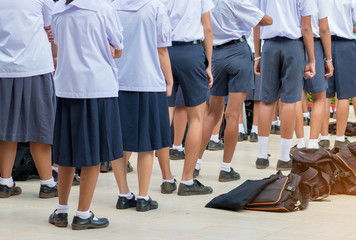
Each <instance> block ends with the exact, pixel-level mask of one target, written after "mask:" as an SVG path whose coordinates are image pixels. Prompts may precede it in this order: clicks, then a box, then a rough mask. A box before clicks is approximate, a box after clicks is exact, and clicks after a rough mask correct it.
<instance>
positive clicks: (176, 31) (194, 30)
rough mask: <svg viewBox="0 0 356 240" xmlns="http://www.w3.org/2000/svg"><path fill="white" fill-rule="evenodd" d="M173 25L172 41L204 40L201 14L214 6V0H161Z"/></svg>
mask: <svg viewBox="0 0 356 240" xmlns="http://www.w3.org/2000/svg"><path fill="white" fill-rule="evenodd" d="M161 1H162V2H163V4H164V5H165V6H166V8H167V11H168V15H169V18H170V21H171V25H172V41H180V42H192V41H196V40H201V41H203V40H204V29H203V25H202V23H201V15H203V14H204V13H207V12H209V11H211V10H212V9H213V8H214V3H213V2H212V0H161Z"/></svg>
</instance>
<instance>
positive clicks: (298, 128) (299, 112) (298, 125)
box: [295, 101, 304, 138]
mask: <svg viewBox="0 0 356 240" xmlns="http://www.w3.org/2000/svg"><path fill="white" fill-rule="evenodd" d="M295 121H296V122H295V135H296V136H297V138H304V124H303V103H302V101H299V102H297V103H296V119H295Z"/></svg>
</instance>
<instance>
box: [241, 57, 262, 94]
mask: <svg viewBox="0 0 356 240" xmlns="http://www.w3.org/2000/svg"><path fill="white" fill-rule="evenodd" d="M253 56H255V54H254V53H252V58H253ZM253 66H255V61H253ZM253 75H254V83H255V89H251V90H249V91H248V92H247V94H246V98H245V100H253V101H261V76H257V75H255V74H253Z"/></svg>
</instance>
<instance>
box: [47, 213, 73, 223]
mask: <svg viewBox="0 0 356 240" xmlns="http://www.w3.org/2000/svg"><path fill="white" fill-rule="evenodd" d="M56 211H57V210H54V212H53V213H52V214H51V216H49V218H48V222H49V223H50V224H53V225H54V226H56V227H67V226H68V213H58V214H56Z"/></svg>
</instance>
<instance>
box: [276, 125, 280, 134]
mask: <svg viewBox="0 0 356 240" xmlns="http://www.w3.org/2000/svg"><path fill="white" fill-rule="evenodd" d="M275 134H276V135H281V127H280V126H276V132H275Z"/></svg>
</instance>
